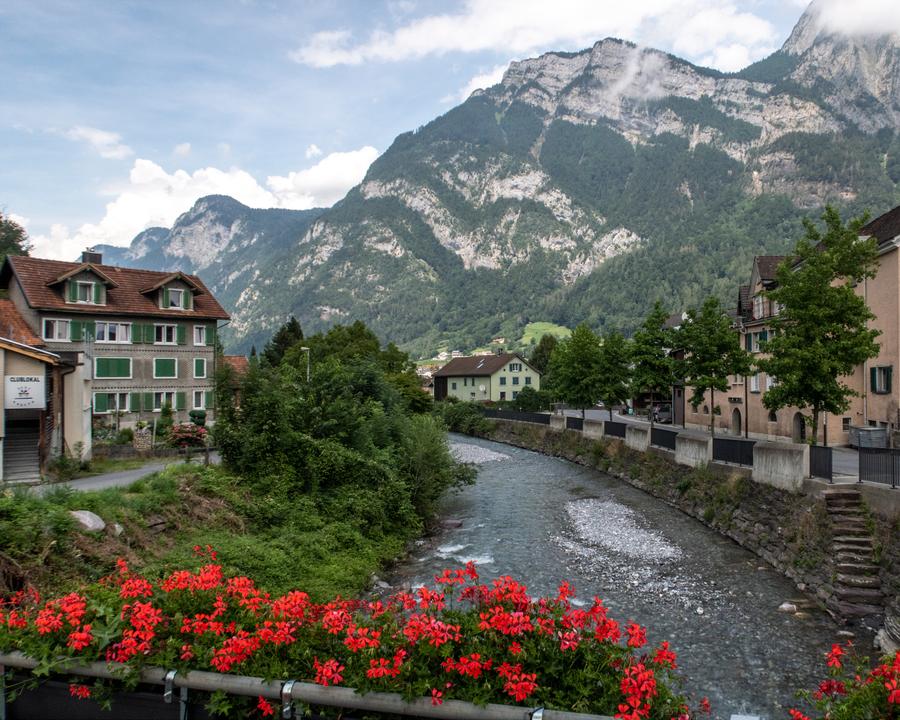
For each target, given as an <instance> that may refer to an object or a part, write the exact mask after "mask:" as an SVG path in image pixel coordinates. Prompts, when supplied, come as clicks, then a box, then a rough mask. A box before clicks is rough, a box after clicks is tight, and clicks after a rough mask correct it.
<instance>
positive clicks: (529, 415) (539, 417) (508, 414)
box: [481, 408, 550, 425]
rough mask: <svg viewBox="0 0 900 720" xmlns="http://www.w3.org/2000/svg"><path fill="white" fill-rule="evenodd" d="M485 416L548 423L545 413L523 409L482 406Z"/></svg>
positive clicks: (547, 416) (548, 418)
mask: <svg viewBox="0 0 900 720" xmlns="http://www.w3.org/2000/svg"><path fill="white" fill-rule="evenodd" d="M481 412H483V413H484V416H485V417H489V418H496V419H497V420H518V421H519V422H530V423H538V424H539V425H549V424H550V416H549V415H547V414H545V413H536V412H524V411H523V410H497V409H496V408H482V409H481Z"/></svg>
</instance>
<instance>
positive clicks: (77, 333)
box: [69, 320, 84, 342]
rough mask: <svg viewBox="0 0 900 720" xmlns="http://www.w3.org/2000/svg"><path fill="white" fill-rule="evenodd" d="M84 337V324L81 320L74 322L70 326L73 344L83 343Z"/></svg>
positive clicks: (70, 336)
mask: <svg viewBox="0 0 900 720" xmlns="http://www.w3.org/2000/svg"><path fill="white" fill-rule="evenodd" d="M83 337H84V323H82V322H81V320H73V321H72V322H71V324H70V325H69V338H70V339H71V340H72V342H81V339H82V338H83Z"/></svg>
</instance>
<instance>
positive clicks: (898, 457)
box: [859, 447, 900, 488]
mask: <svg viewBox="0 0 900 720" xmlns="http://www.w3.org/2000/svg"><path fill="white" fill-rule="evenodd" d="M898 480H900V450H892V449H890V448H875V447H861V448H859V481H860V482H873V483H879V484H880V485H890V486H891V487H892V488H896V487H897V482H898Z"/></svg>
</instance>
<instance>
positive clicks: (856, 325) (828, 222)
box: [758, 207, 880, 443]
mask: <svg viewBox="0 0 900 720" xmlns="http://www.w3.org/2000/svg"><path fill="white" fill-rule="evenodd" d="M822 220H823V221H824V223H825V232H824V233H822V232H820V231H819V230H818V228H817V227H816V226H815V224H814V223H812V222H811V221H809V220H806V221H804V226H805V227H806V235H805V237H803V238H801V239H800V241H799V242H798V243H797V247H796V250H795V255H796V258H795V260H796V261H795V262H793V263H791V262H786V263H782V265H781V267H779V268H778V272H777V274H776V280H777V286H776V288H775V289H774V290H771V291H770V292H769V293H768V297H769V299H770V300H771V301H772V302H776V303H778V306H779V308H780V311H779V314H778V315H776V316H775V317H774V318H773V320H772V323H771V328H772V333H771V337H770V339H769V340H768V341H766V342H764V343H763V345H762V348H761V349H762V350H763V352H765V353H767V355H768V356H767V357H765V358H763V359H761V360H760V361H759V362H758V365H759V369H760V370H762V371H763V372H765V373H766V374H767V375H768V376H769V377H771V378H774V379H775V381H776V382H775V385H774V387H772V388H770V389H769V390H768V391H767V392H766V394H765V395H764V396H763V404H764V405H765V406H766V407H767V408H768V409H769V410H778V409H779V408H783V407H788V406H796V407H798V408H801V409H808V410H809V411H810V415H808V416H806V415H805V416H804V417H805V418H806V419H807V421H808V422H809V423H810V424H811V425H812V439H813V443H815V442H817V439H818V429H819V416H820V415H821V414H822V413H823V412H828V413H835V414H840V413H844V412H846V410H847V408H848V407H849V406H850V398H851V397H853V396H854V395H856V394H857V393H856V391H855V390H853V389H852V388H850V387H849V386H848V385H847V384H846V383H844V382H842V381H841V379H840V378H841V377H843V376H846V375H849V374H850V373H852V372H853V371H854V369H855V368H856V367H857V366H858V365H860V364H861V363H863V362H865V361H866V360H868V359H869V358H873V357H875V356H877V355H878V351H879V345H878V342H877V341H876V338H877V337H878V335H879V334H880V332H879V331H878V330H873V329H870V328H869V327H868V322H869V320H871V319H873V318H874V317H875V316H874V315H873V314H872V311H871V310H869V307H868V306H867V305H866V301H865V298H864V297H862V295H860V294H857V293H856V292H855V290H854V288H855V286H856V285H857V284H858V283H861V282H863V281H864V280H865V279H866V278H870V277H874V275H875V272H876V269H877V265H876V263H877V250H876V244H875V240H874V239H868V240H861V239H860V237H859V229H860V228H861V227H862V226H863V225H864V224H865V222H866V220H867V217H866V216H862V217H858V218H855V219H853V220H850V222H848V223H847V224H846V225H844V224H843V222H842V221H841V217H840V214H839V213H838V211H837V210H835V209H834V208H832V207H827V208H826V209H825V212H824V213H823V214H822ZM826 442H827V438H826Z"/></svg>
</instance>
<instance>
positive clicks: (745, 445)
mask: <svg viewBox="0 0 900 720" xmlns="http://www.w3.org/2000/svg"><path fill="white" fill-rule="evenodd" d="M754 445H756V441H755V440H743V439H738V438H725V437H717V438H713V460H717V461H719V462H726V463H732V464H733V465H750V466H752V465H753V446H754Z"/></svg>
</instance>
